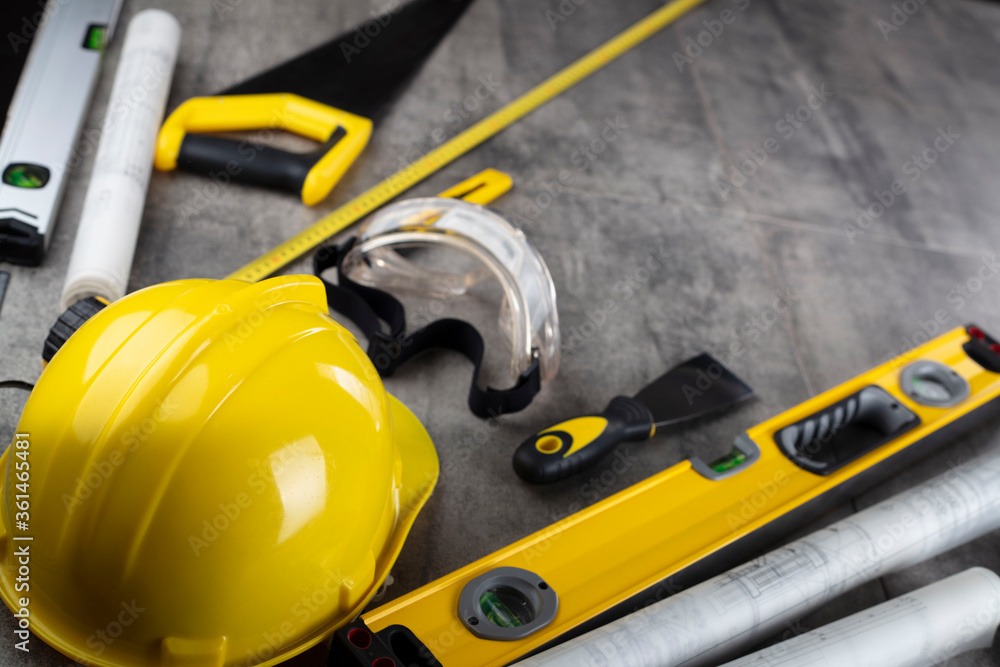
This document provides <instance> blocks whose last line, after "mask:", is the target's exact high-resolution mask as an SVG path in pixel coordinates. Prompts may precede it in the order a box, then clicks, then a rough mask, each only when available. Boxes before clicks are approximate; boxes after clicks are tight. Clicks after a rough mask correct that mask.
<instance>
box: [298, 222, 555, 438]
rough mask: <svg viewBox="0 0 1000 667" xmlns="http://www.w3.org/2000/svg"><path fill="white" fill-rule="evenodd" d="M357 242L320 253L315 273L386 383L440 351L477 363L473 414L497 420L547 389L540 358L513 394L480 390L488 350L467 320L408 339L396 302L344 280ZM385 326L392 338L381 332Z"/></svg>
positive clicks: (434, 325)
mask: <svg viewBox="0 0 1000 667" xmlns="http://www.w3.org/2000/svg"><path fill="white" fill-rule="evenodd" d="M354 241H355V240H354V239H351V240H350V241H348V242H346V243H344V244H342V245H340V246H337V245H328V246H322V247H320V248H319V249H318V250H317V251H316V253H315V254H314V255H313V272H314V273H315V274H316V275H317V276H318V277H319V279H320V280H322V281H323V285H324V286H325V287H326V298H327V302H328V303H329V304H330V308H332V309H333V310H335V311H337V312H338V313H340V314H341V315H343V316H344V317H347V318H348V319H350V320H351V321H353V322H354V323H355V324H356V325H358V328H359V329H361V332H362V333H363V334H364V335H365V336H366V337H367V338H368V357H369V358H370V359H371V360H372V363H373V364H374V365H375V368H376V370H378V373H379V375H381V376H382V377H389V376H390V375H392V374H393V372H394V371H395V370H396V368H398V367H399V365H400V364H402V363H405V362H406V361H407V360H409V359H412V358H413V357H415V356H417V355H418V354H420V353H421V352H425V351H427V350H429V349H431V348H435V347H440V348H445V349H448V350H454V351H455V352H459V353H461V354H463V355H465V357H467V358H468V359H469V361H471V362H472V365H473V366H474V370H473V372H472V384H471V386H470V387H469V409H470V410H472V412H473V414H475V415H476V416H478V417H484V418H485V417H496V416H498V415H504V414H510V413H512V412H518V411H519V410H523V409H524V408H526V407H528V405H529V404H530V403H531V399H533V398H534V397H535V394H537V393H538V391H539V390H540V389H541V388H542V377H541V366H540V365H539V361H538V354H537V352H535V355H534V358H533V359H532V362H531V366H530V367H529V368H528V369H527V370H526V371H524V372H523V373H521V375H520V376H518V378H517V382H516V383H515V384H514V386H513V387H510V388H508V389H493V388H492V387H487V388H486V389H480V388H479V383H478V380H479V371H480V368H481V366H482V363H483V354H484V352H485V344H484V343H483V337H482V336H481V335H480V334H479V332H478V331H477V330H476V328H475V327H474V326H472V325H471V324H469V323H468V322H465V321H463V320H457V319H451V318H446V319H441V320H436V321H434V322H431V323H430V324H428V325H427V326H425V327H423V328H421V329H418V330H417V331H414V332H413V333H412V334H409V335H407V333H406V310H405V309H404V308H403V304H401V303H400V302H399V301H398V300H397V299H396V298H394V297H393V296H392V295H391V294H387V293H385V292H383V291H382V290H378V289H375V288H373V287H367V286H365V285H359V284H358V283H356V282H354V281H353V280H351V279H350V278H348V277H347V276H345V275H344V274H343V272H342V271H341V270H340V269H341V263H342V262H343V261H344V257H346V256H347V253H348V251H349V250H350V249H351V248H352V247H354ZM330 268H336V270H337V284H336V285H335V284H333V283H331V282H329V281H327V280H324V279H323V275H322V274H323V272H324V271H326V270H327V269H330ZM382 322H385V323H386V324H388V325H389V332H388V333H386V332H385V331H383V330H382Z"/></svg>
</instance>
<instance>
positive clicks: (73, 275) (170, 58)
mask: <svg viewBox="0 0 1000 667" xmlns="http://www.w3.org/2000/svg"><path fill="white" fill-rule="evenodd" d="M180 39H181V26H180V23H178V22H177V19H175V18H174V17H173V15H171V14H169V13H167V12H165V11H162V10H159V9H147V10H144V11H141V12H139V13H138V14H136V15H135V17H134V18H133V19H132V22H131V23H129V26H128V31H127V32H126V33H125V43H124V44H123V46H122V54H121V60H120V61H119V64H118V71H117V72H116V73H115V81H114V84H113V85H112V88H111V99H110V100H109V102H108V112H107V115H106V116H105V118H104V123H103V124H102V126H101V129H100V132H101V135H100V140H99V143H98V147H97V155H96V156H95V158H94V172H93V175H92V176H91V177H90V184H89V185H88V187H87V196H86V199H85V200H84V204H83V213H82V214H81V216H80V226H79V228H78V229H77V232H76V241H75V242H74V244H73V254H72V256H71V257H70V262H69V270H68V271H67V273H66V283H65V285H64V286H63V293H62V307H63V308H67V307H69V306H70V305H72V304H73V303H75V302H76V301H77V300H79V299H83V298H86V297H88V296H100V297H104V298H105V299H107V300H108V301H114V300H115V299H119V298H121V297H122V296H123V295H124V294H125V289H126V287H127V286H128V278H129V273H130V272H131V270H132V258H133V256H134V255H135V245H136V240H137V239H138V237H139V223H140V222H141V220H142V209H143V206H144V205H145V202H146V189H147V187H148V186H149V176H150V171H151V170H152V168H153V154H154V152H155V150H156V136H157V132H158V131H159V127H160V123H161V122H162V121H163V110H164V107H165V106H166V102H167V93H168V91H169V90H170V80H171V78H172V77H173V72H174V65H175V64H176V62H177V49H178V47H179V45H180Z"/></svg>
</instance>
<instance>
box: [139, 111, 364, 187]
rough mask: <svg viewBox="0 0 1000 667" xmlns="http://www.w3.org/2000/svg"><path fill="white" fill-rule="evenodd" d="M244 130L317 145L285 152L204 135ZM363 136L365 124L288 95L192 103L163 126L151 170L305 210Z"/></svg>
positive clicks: (331, 183)
mask: <svg viewBox="0 0 1000 667" xmlns="http://www.w3.org/2000/svg"><path fill="white" fill-rule="evenodd" d="M247 130H284V131H287V132H291V133H293V134H297V135H300V136H303V137H306V138H308V139H312V140H313V141H318V142H320V143H322V144H323V145H322V146H321V147H320V148H319V149H318V150H316V151H313V152H310V153H293V152H290V151H285V150H282V149H280V148H274V147H272V146H265V145H262V144H258V143H254V142H252V141H240V140H238V139H231V138H227V137H218V136H213V135H212V134H209V133H215V132H240V131H247ZM371 134H372V122H371V120H369V119H367V118H364V117H362V116H358V115H355V114H352V113H348V112H347V111H343V110H341V109H335V108H334V107H331V106H328V105H326V104H321V103H319V102H314V101H313V100H310V99H307V98H305V97H301V96H299V95H293V94H291V93H273V94H267V95H223V96H218V97H194V98H192V99H190V100H188V101H187V102H185V103H184V104H182V105H180V106H179V107H177V109H176V110H175V111H174V112H173V113H172V114H170V116H169V117H168V118H167V120H166V121H165V122H164V123H163V127H162V128H161V129H160V135H159V138H158V139H157V144H156V158H155V165H156V168H157V169H159V170H161V171H170V170H172V169H176V168H178V167H180V168H181V169H185V170H187V171H193V172H195V173H200V174H203V175H206V176H209V177H212V178H213V179H215V180H217V181H218V180H219V179H220V178H223V179H225V182H231V181H235V182H238V183H249V184H253V185H262V186H266V187H272V188H277V189H281V190H287V191H291V192H294V193H296V194H298V195H299V196H301V198H302V202H303V203H304V204H306V205H307V206H312V205H314V204H318V203H319V202H321V201H322V200H323V199H325V198H326V196H327V195H328V194H330V191H331V190H332V189H333V186H334V185H336V184H337V182H338V181H339V180H340V179H341V177H343V175H344V173H345V172H346V171H347V169H348V168H349V167H350V166H351V165H352V164H353V163H354V161H355V160H356V159H357V157H358V156H359V155H360V154H361V151H362V150H364V148H365V146H366V145H368V140H369V138H370V137H371Z"/></svg>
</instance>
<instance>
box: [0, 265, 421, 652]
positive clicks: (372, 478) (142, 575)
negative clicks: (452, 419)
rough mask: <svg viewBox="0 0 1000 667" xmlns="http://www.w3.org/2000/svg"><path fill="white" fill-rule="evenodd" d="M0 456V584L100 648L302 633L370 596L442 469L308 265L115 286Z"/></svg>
mask: <svg viewBox="0 0 1000 667" xmlns="http://www.w3.org/2000/svg"><path fill="white" fill-rule="evenodd" d="M0 464H3V465H4V466H5V471H6V472H5V477H4V482H3V484H4V486H3V493H4V495H3V500H4V505H3V511H2V512H0V523H2V526H0V530H2V532H3V535H2V545H3V549H4V553H3V561H2V565H0V594H2V596H3V599H4V601H5V602H6V603H7V606H8V607H10V609H11V610H12V611H13V612H14V613H15V615H16V616H19V617H22V616H26V617H27V619H26V623H22V626H23V625H29V626H30V629H31V631H32V632H34V633H35V634H36V635H38V636H40V637H41V638H42V639H44V640H45V641H46V642H47V643H49V644H50V645H52V646H53V647H55V648H56V649H58V650H59V651H61V652H63V653H64V654H66V655H67V656H70V657H71V658H73V659H75V660H79V661H81V662H83V663H87V664H92V665H164V666H165V665H185V666H188V667H208V666H212V667H222V666H229V665H272V664H275V663H278V662H281V661H283V660H286V659H287V658H289V657H291V656H292V655H295V654H297V653H300V652H302V651H304V650H305V649H307V648H309V647H310V646H312V645H314V644H316V643H317V642H319V641H321V640H322V639H324V638H326V637H328V636H329V635H330V634H331V633H332V632H333V631H334V630H335V629H336V628H337V627H339V626H340V625H343V624H345V623H347V622H348V621H349V620H350V619H352V618H353V617H354V616H356V615H357V614H358V613H359V612H360V611H361V609H362V608H363V607H364V606H365V604H367V602H368V601H369V600H370V599H371V597H372V595H373V594H374V593H375V592H376V590H377V589H378V587H379V586H380V585H381V583H382V582H383V581H384V579H385V577H386V575H387V574H388V571H389V567H390V566H391V565H392V563H393V561H394V560H395V559H396V556H397V555H398V553H399V550H400V548H401V547H402V543H403V539H404V538H405V536H406V534H407V532H408V531H409V528H410V526H411V525H412V523H413V520H414V518H415V516H416V514H417V512H418V510H419V509H420V508H421V507H422V506H423V504H424V502H425V501H426V499H427V497H428V495H430V492H431V489H432V488H433V486H434V483H435V482H436V480H437V475H438V462H437V455H436V453H435V451H434V446H433V444H432V443H431V441H430V438H429V437H428V435H427V432H426V431H425V430H424V428H423V427H422V426H421V425H420V422H419V421H418V420H417V419H416V417H414V416H413V414H412V413H411V412H409V410H407V409H406V408H405V407H404V406H403V405H402V404H401V403H399V402H398V401H396V400H395V399H394V398H392V397H391V396H389V395H388V394H386V392H385V389H384V388H383V386H382V383H381V381H380V379H379V376H378V373H377V372H376V370H375V368H374V366H372V364H371V362H370V361H369V360H368V357H367V356H366V355H365V352H364V350H362V349H361V347H360V346H359V345H358V344H357V342H356V341H355V339H354V337H353V336H352V335H351V334H350V333H349V332H348V331H347V330H346V329H344V328H343V327H341V326H340V325H338V324H337V323H336V322H334V321H333V320H331V319H330V317H329V316H328V310H327V304H326V295H325V292H324V289H323V286H322V284H321V283H320V281H319V280H318V279H316V278H313V277H311V276H289V277H281V278H273V279H271V280H265V281H263V282H260V283H256V284H247V283H245V282H241V281H235V280H219V281H211V280H183V281H178V282H171V283H165V284H161V285H157V286H154V287H150V288H148V289H144V290H141V291H139V292H136V293H135V294H132V295H130V296H127V297H125V298H124V299H122V300H120V301H117V302H115V303H114V304H112V305H110V306H108V307H107V308H105V309H104V310H102V311H101V312H99V313H98V314H96V315H95V316H93V317H92V318H91V319H90V320H89V321H87V322H86V323H85V324H84V325H83V326H82V327H81V328H80V329H79V331H77V332H76V333H75V334H73V335H72V336H71V337H70V338H69V340H68V341H67V342H66V344H65V345H63V347H62V348H61V349H60V350H59V351H58V352H56V354H55V356H54V358H53V359H52V361H51V362H50V363H49V365H48V366H47V367H46V369H45V370H44V371H43V372H42V375H41V377H40V379H39V380H38V384H37V386H36V387H35V389H34V391H33V392H32V393H31V396H30V397H29V399H28V402H27V405H26V406H25V408H24V413H23V415H22V418H21V421H20V423H19V425H18V430H17V435H16V436H15V439H14V442H13V443H12V444H11V446H10V448H9V449H8V450H7V452H6V454H4V460H2V461H0ZM22 473H23V474H22ZM25 501H26V502H25ZM25 584H26V585H25ZM24 608H26V609H27V611H25V612H22V611H21V610H22V609H24Z"/></svg>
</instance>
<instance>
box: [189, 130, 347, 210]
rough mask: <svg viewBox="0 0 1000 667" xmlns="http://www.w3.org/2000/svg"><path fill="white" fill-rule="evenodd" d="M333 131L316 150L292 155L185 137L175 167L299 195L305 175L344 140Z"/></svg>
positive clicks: (227, 141)
mask: <svg viewBox="0 0 1000 667" xmlns="http://www.w3.org/2000/svg"><path fill="white" fill-rule="evenodd" d="M345 134H346V133H345V131H344V128H342V127H338V128H337V129H336V130H334V132H333V134H332V135H331V136H330V139H329V140H328V141H327V142H326V143H324V144H323V146H321V147H320V148H319V149H318V150H315V151H311V152H308V153H292V152H291V151H286V150H283V149H281V148H275V147H273V146H265V145H261V144H255V143H253V142H250V141H241V140H237V139H230V138H227V137H216V136H213V135H210V134H187V135H185V136H184V140H183V141H182V142H181V149H180V152H179V153H178V155H177V166H178V167H180V168H181V169H184V170H186V171H191V172H194V173H196V174H202V175H204V176H208V177H210V178H213V179H214V180H216V181H217V182H223V183H229V182H235V183H246V184H249V185H261V186H264V187H268V188H275V189H278V190H284V191H286V192H293V193H295V194H301V192H302V186H303V185H304V184H305V182H306V176H308V175H309V171H310V170H311V169H312V168H313V167H314V166H316V163H317V162H319V160H320V158H322V157H323V156H324V155H326V154H327V153H328V152H329V151H330V149H331V148H333V146H334V145H336V143H337V142H338V141H340V140H341V139H342V138H343V137H344V136H345Z"/></svg>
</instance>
